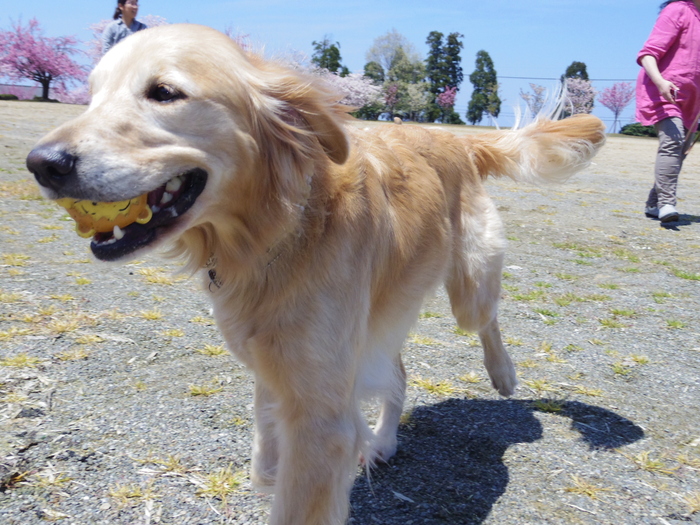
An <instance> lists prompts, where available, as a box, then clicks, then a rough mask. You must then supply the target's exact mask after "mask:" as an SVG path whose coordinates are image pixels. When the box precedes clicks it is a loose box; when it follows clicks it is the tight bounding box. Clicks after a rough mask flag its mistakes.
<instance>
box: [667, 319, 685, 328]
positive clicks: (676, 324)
mask: <svg viewBox="0 0 700 525" xmlns="http://www.w3.org/2000/svg"><path fill="white" fill-rule="evenodd" d="M666 326H667V327H668V328H675V329H680V328H685V327H686V326H688V323H685V322H683V321H678V320H677V319H667V320H666Z"/></svg>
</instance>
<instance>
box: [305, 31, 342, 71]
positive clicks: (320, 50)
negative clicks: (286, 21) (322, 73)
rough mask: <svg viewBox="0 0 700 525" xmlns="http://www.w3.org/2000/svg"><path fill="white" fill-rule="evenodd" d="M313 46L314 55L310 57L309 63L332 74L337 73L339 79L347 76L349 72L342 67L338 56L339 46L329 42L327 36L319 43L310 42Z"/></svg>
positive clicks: (336, 43)
mask: <svg viewBox="0 0 700 525" xmlns="http://www.w3.org/2000/svg"><path fill="white" fill-rule="evenodd" d="M311 45H313V46H314V53H313V55H312V56H311V63H313V64H314V65H316V66H317V67H320V68H323V69H327V70H328V71H330V72H332V73H337V74H339V75H340V76H341V77H344V76H347V75H348V74H349V73H350V70H349V69H348V68H347V67H345V66H344V65H342V64H341V63H340V61H341V60H342V58H341V56H340V44H339V43H338V42H335V43H333V42H331V41H330V38H328V36H325V37H323V40H322V41H321V42H316V41H315V40H314V41H313V42H311Z"/></svg>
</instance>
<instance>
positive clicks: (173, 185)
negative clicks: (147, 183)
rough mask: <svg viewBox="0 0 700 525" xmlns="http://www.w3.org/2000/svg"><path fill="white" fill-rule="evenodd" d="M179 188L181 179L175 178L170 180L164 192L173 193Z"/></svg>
mask: <svg viewBox="0 0 700 525" xmlns="http://www.w3.org/2000/svg"><path fill="white" fill-rule="evenodd" d="M180 186H182V179H181V178H180V177H175V178H174V179H170V180H169V181H168V183H167V184H166V185H165V191H168V192H170V193H175V192H176V191H177V190H179V189H180Z"/></svg>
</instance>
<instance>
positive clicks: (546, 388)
mask: <svg viewBox="0 0 700 525" xmlns="http://www.w3.org/2000/svg"><path fill="white" fill-rule="evenodd" d="M521 365H522V363H521ZM523 384H525V385H526V386H527V387H529V388H531V389H532V390H534V391H535V392H537V393H542V392H556V391H557V388H556V387H555V386H553V385H552V384H551V383H549V381H547V380H546V379H532V380H529V381H527V380H526V381H523Z"/></svg>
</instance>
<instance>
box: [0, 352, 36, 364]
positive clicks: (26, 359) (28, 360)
mask: <svg viewBox="0 0 700 525" xmlns="http://www.w3.org/2000/svg"><path fill="white" fill-rule="evenodd" d="M40 363H41V359H39V358H38V357H32V356H30V355H28V354H25V353H22V354H17V355H16V356H13V357H6V358H5V359H2V360H0V366H9V367H12V368H36V367H38V366H39V364H40Z"/></svg>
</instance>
